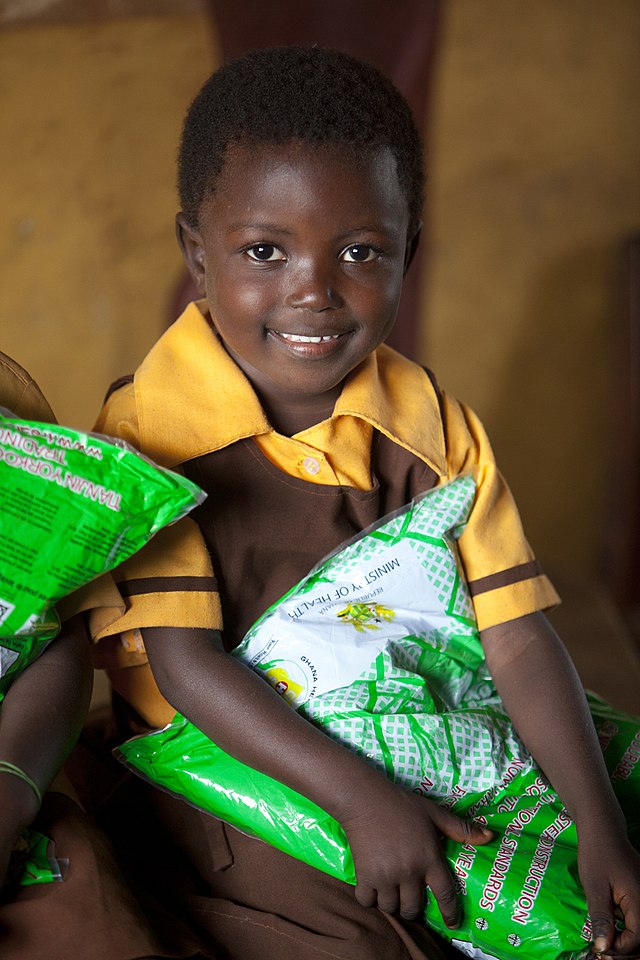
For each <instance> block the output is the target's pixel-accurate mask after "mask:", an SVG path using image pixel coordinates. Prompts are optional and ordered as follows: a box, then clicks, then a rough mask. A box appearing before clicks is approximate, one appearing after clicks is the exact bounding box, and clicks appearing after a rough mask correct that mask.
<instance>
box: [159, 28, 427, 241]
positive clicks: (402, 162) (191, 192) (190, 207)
mask: <svg viewBox="0 0 640 960" xmlns="http://www.w3.org/2000/svg"><path fill="white" fill-rule="evenodd" d="M294 140H297V141H302V142H304V143H317V144H323V143H330V144H339V145H342V146H346V147H348V148H349V149H352V150H353V151H354V152H355V153H356V154H359V155H362V154H363V153H368V154H370V153H372V152H374V151H376V150H378V149H380V148H383V147H388V148H389V149H390V150H391V152H392V154H393V156H394V157H395V159H396V166H397V172H398V180H399V183H400V186H401V188H402V190H403V192H404V195H405V197H406V199H407V206H408V211H409V228H410V230H415V229H417V227H418V224H419V220H420V216H421V211H422V202H423V192H424V172H423V159H422V144H421V141H420V135H419V134H418V131H417V129H416V125H415V123H414V120H413V117H412V114H411V110H410V107H409V105H408V103H407V101H406V100H405V99H404V97H403V96H402V94H401V93H400V92H399V91H398V90H397V89H396V87H395V86H394V85H393V83H392V82H391V80H389V79H388V78H387V77H385V76H384V75H383V74H382V73H380V71H379V70H378V69H377V68H376V67H374V66H372V65H371V64H369V63H366V62H364V61H362V60H357V59H355V58H354V57H351V56H349V55H348V54H345V53H342V52H340V51H338V50H329V49H326V48H322V47H315V46H309V47H271V48H267V49H264V50H254V51H251V52H250V53H247V54H244V55H243V56H241V57H238V58H237V59H235V60H230V61H228V62H227V63H225V64H224V65H223V66H222V67H220V69H219V70H217V71H216V72H215V73H214V74H213V75H212V76H211V77H209V79H208V80H207V81H206V83H205V84H204V86H203V87H202V89H201V90H200V92H199V93H198V95H197V96H196V98H195V100H194V101H193V103H192V104H191V106H190V108H189V110H188V112H187V115H186V118H185V121H184V126H183V130H182V139H181V142H180V151H179V155H178V192H179V195H180V202H181V205H182V211H183V213H184V215H185V217H186V219H187V222H188V223H189V224H190V225H191V226H193V227H194V228H197V226H198V213H199V210H200V205H201V203H202V201H203V200H204V199H205V197H206V196H208V195H210V194H211V193H213V191H214V190H215V184H216V179H217V177H218V175H219V174H220V172H221V170H222V168H223V166H224V161H225V152H226V149H227V147H228V145H229V144H231V143H274V144H282V143H289V142H291V141H294Z"/></svg>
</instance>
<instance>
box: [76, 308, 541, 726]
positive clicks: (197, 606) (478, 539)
mask: <svg viewBox="0 0 640 960" xmlns="http://www.w3.org/2000/svg"><path fill="white" fill-rule="evenodd" d="M96 430H97V431H99V432H100V433H105V434H108V435H109V434H110V435H113V436H118V437H122V438H124V439H125V440H127V441H129V442H130V443H131V444H133V446H135V447H137V448H138V449H139V450H141V451H142V453H144V454H146V455H147V456H149V457H151V458H152V459H154V460H156V461H157V462H158V463H161V464H162V465H164V466H167V467H171V468H180V469H182V470H184V472H186V473H187V474H188V475H190V476H191V477H192V478H193V479H195V480H196V482H200V483H201V485H203V486H204V487H205V489H207V490H208V492H209V498H208V500H207V501H205V504H204V505H203V507H202V508H200V510H199V511H197V512H196V513H195V514H192V515H191V517H190V518H187V519H186V520H184V521H181V523H179V524H177V525H175V526H174V527H170V528H168V529H167V530H165V531H163V532H161V533H160V534H158V536H157V537H155V538H154V540H152V541H151V543H150V544H149V545H148V546H147V547H146V548H145V549H144V550H142V551H141V552H140V553H139V554H137V555H136V556H135V557H133V558H132V559H131V560H129V561H127V562H126V563H125V564H123V565H122V566H121V567H120V568H119V569H118V570H117V571H116V573H115V579H116V581H117V585H118V589H119V591H120V594H121V598H122V600H121V611H122V617H121V619H120V620H114V619H113V618H114V616H115V611H113V610H111V611H107V610H103V611H101V612H99V615H98V616H97V617H96V619H95V625H94V633H95V638H96V639H97V640H98V653H97V656H98V660H99V663H100V664H101V665H103V666H105V667H107V668H109V669H110V671H112V672H113V673H114V676H116V685H117V686H118V685H119V684H120V683H122V684H125V685H126V698H127V699H128V700H129V702H131V703H132V704H133V705H134V706H135V707H136V709H137V710H138V712H139V713H140V714H141V715H142V716H143V717H144V718H145V719H147V720H148V722H149V723H151V724H158V723H162V722H165V721H166V720H167V719H169V718H170V716H171V710H170V708H167V707H166V706H165V707H164V708H163V705H162V704H161V702H160V701H158V700H157V697H156V696H155V695H154V694H152V692H151V686H150V681H149V677H148V675H146V676H145V671H144V670H138V671H135V672H134V675H133V676H135V677H136V679H135V680H134V679H133V676H132V678H131V679H129V680H126V681H125V680H123V679H122V671H123V670H124V669H127V668H129V667H134V666H136V667H141V666H143V665H144V664H145V663H146V655H145V653H144V648H143V646H142V644H141V641H140V637H139V633H138V632H137V631H139V629H140V628H144V627H151V626H192V627H202V626H207V627H212V628H216V629H222V630H224V632H225V635H226V636H225V643H226V645H227V646H228V647H229V648H232V647H233V646H235V645H236V644H237V643H238V642H239V641H240V640H241V639H242V635H243V633H244V630H246V629H247V628H248V627H249V626H250V625H251V622H252V621H253V619H255V617H257V616H258V615H259V614H260V613H261V612H262V610H263V609H264V608H265V607H266V606H267V605H268V604H269V603H271V602H273V601H274V600H275V599H277V597H278V596H279V595H281V594H282V593H284V591H285V590H287V589H288V588H289V587H291V586H292V585H293V584H294V583H295V582H296V580H297V579H299V578H300V577H302V576H304V575H305V574H306V573H307V572H308V570H309V569H310V568H311V566H313V565H314V564H315V563H316V562H317V561H318V560H320V559H321V558H322V557H323V556H324V555H325V554H326V553H328V552H329V551H330V550H333V549H335V547H336V546H338V545H339V543H341V542H343V541H344V540H345V539H347V537H348V536H353V534H354V533H357V532H358V531H359V530H360V529H363V527H365V526H367V525H368V524H370V523H372V522H375V521H376V520H377V519H379V518H380V517H381V516H383V515H384V514H385V513H387V512H389V511H390V510H393V509H397V508H398V507H399V506H402V505H403V504H405V503H406V502H408V500H409V499H411V497H412V496H415V495H416V494H417V493H419V492H421V491H422V490H425V489H429V488H430V487H433V486H436V485H439V484H442V483H446V482H447V481H449V480H452V479H453V478H454V477H457V476H459V475H460V474H463V473H471V472H473V473H474V475H475V476H476V480H477V483H478V493H477V497H476V502H475V505H474V508H473V512H472V515H471V519H470V521H469V523H468V525H467V528H466V529H465V531H464V533H463V535H462V536H461V538H460V540H459V541H458V546H459V550H460V555H461V558H462V562H463V565H464V568H465V572H466V575H467V579H468V582H469V587H470V590H471V594H472V596H473V601H474V605H475V611H476V616H477V620H478V626H479V628H480V629H481V630H482V629H485V628H487V627H490V626H494V625H495V624H499V623H504V622H506V621H509V620H513V619H515V618H516V617H520V616H524V615H525V614H527V613H532V612H533V611H536V610H542V609H545V608H548V607H551V606H553V605H554V604H556V603H557V602H558V597H557V594H556V593H555V590H554V589H553V587H552V586H551V584H550V583H549V581H548V580H547V578H546V577H545V576H544V574H543V573H542V571H541V569H540V566H539V564H538V562H537V561H536V559H535V557H534V555H533V552H532V550H531V548H530V546H529V544H528V543H527V541H526V539H525V536H524V533H523V530H522V525H521V522H520V517H519V515H518V511H517V508H516V506H515V504H514V501H513V498H512V496H511V493H510V491H509V489H508V487H507V485H506V483H505V481H504V479H503V478H502V476H501V474H500V472H499V471H498V469H497V467H496V465H495V461H494V458H493V454H492V451H491V447H490V444H489V441H488V439H487V436H486V434H485V432H484V429H483V427H482V425H481V423H480V422H479V420H478V419H477V418H476V416H475V415H474V414H473V413H472V411H470V410H469V409H468V408H467V407H465V406H464V405H463V404H461V403H458V402H457V401H456V400H453V399H451V398H450V397H448V396H447V395H446V394H445V393H444V392H442V391H440V390H438V388H437V387H436V385H435V384H434V382H433V380H432V379H431V378H430V377H429V376H428V374H427V373H426V372H425V371H424V370H423V369H422V368H421V367H419V366H418V365H417V364H415V363H412V362H411V361H409V360H407V359H406V358H404V357H402V356H401V355H400V354H398V353H396V352H395V351H393V350H391V349H390V348H388V347H386V346H381V347H380V348H378V350H376V351H375V353H374V354H372V355H371V356H370V357H369V358H368V359H367V360H366V361H365V362H364V363H363V364H362V365H361V366H360V367H358V368H357V370H355V371H354V372H353V373H352V374H351V375H350V377H349V378H348V380H347V383H346V384H345V387H344V389H343V391H342V394H341V396H340V397H339V399H338V401H337V403H336V406H335V409H334V412H333V416H332V417H331V418H330V419H328V420H325V421H324V422H323V423H320V424H317V425H315V426H313V427H310V428H309V429H307V430H304V431H303V432H302V433H299V434H296V435H295V436H294V437H285V436H281V435H280V434H278V433H276V432H275V431H274V430H273V428H272V427H271V426H270V424H269V423H268V421H267V418H266V415H265V413H264V411H263V410H262V407H261V405H260V403H259V401H258V398H257V396H256V394H255V392H254V391H253V389H252V387H251V385H250V383H249V381H248V380H247V379H246V377H245V376H244V374H243V373H242V371H241V370H240V369H239V368H238V367H237V365H236V364H235V363H234V361H233V360H232V359H231V358H230V357H229V355H228V354H227V353H226V351H225V350H224V348H223V347H222V345H221V343H220V342H219V340H218V338H217V337H216V335H215V333H214V331H213V329H212V327H211V325H210V323H209V322H208V320H207V319H206V304H204V303H200V304H190V305H189V307H188V308H187V309H186V310H185V312H184V314H183V315H182V316H181V317H180V319H179V320H177V321H176V323H174V324H173V326H172V327H170V328H169V330H168V331H167V333H166V334H165V335H164V336H163V337H162V338H161V339H160V340H159V341H158V343H157V344H156V345H155V346H154V347H153V349H152V350H151V352H150V353H149V355H148V356H147V357H146V359H145V360H144V362H143V363H142V365H141V366H140V368H139V369H138V370H137V372H136V374H135V377H134V378H133V381H132V382H131V383H127V384H125V385H124V386H122V387H120V389H118V390H117V391H115V392H114V393H113V394H112V395H111V397H110V399H109V400H108V402H107V403H106V405H105V407H104V409H103V411H102V413H101V415H100V417H99V419H98V422H97V424H96ZM327 503H331V507H330V508H329V509H328V511H327V510H325V506H326V504H327ZM354 504H357V505H355V506H354ZM327 514H328V515H327ZM318 517H320V521H321V522H318ZM325 525H328V526H329V528H330V529H329V530H328V531H327V532H323V531H322V529H321V528H322V527H323V526H325ZM296 526H299V528H300V530H301V533H302V535H301V536H298V534H297V533H296V529H295V528H296ZM201 533H203V534H204V538H205V539H206V540H207V541H208V546H209V547H210V552H211V562H210V560H209V556H208V555H207V553H206V551H205V550H204V549H203V548H202V541H201ZM341 534H344V535H343V536H342V537H341V539H339V538H340V536H341ZM265 538H267V539H265ZM211 548H214V549H211ZM240 552H242V554H243V559H242V560H239V554H240ZM260 554H262V556H260ZM211 563H212V564H213V566H211ZM265 565H269V566H270V567H271V568H272V569H271V570H270V571H269V572H268V576H267V575H266V574H265V572H264V570H263V569H262V568H263V567H264V566H265ZM239 567H240V569H238V568H239ZM283 567H284V569H283ZM230 580H231V583H229V581H230ZM234 584H235V585H236V587H237V589H238V590H239V589H242V593H243V595H242V606H243V609H244V611H245V612H244V614H243V615H241V616H240V615H239V614H238V613H237V610H236V609H234V608H236V607H238V602H239V598H238V596H237V595H236V592H235V590H234V589H233V585H234ZM221 598H222V603H221ZM261 604H262V606H261ZM107 619H109V620H111V622H110V623H107V622H106V620H107ZM238 620H239V622H238ZM229 631H232V634H231V635H229ZM114 634H123V635H122V636H118V637H117V638H116V639H113V637H114ZM138 685H139V688H138ZM163 710H164V712H163Z"/></svg>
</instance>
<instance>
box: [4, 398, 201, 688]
mask: <svg viewBox="0 0 640 960" xmlns="http://www.w3.org/2000/svg"><path fill="white" fill-rule="evenodd" d="M204 496H205V495H204V493H203V492H202V491H201V490H200V489H199V487H197V486H196V485H195V484H193V483H191V481H189V480H187V479H186V478H185V477H182V476H180V475H179V474H176V473H172V472H171V471H169V470H165V469H163V468H161V467H158V466H156V465H155V464H153V463H151V461H149V460H147V459H145V458H144V457H142V456H141V455H140V454H138V453H137V452H136V451H135V450H133V448H131V447H129V446H128V445H127V444H125V443H123V442H120V441H115V440H113V441H110V440H109V438H105V437H98V436H94V435H91V434H86V433H82V432H80V431H77V430H72V429H69V428H67V427H60V426H57V425H54V424H47V423H38V422H35V421H26V420H21V419H19V418H17V417H15V416H14V415H13V414H12V413H11V412H10V411H8V410H4V409H2V408H0V699H1V698H2V696H4V693H5V692H6V690H7V688H8V686H9V684H10V683H11V681H12V680H13V678H14V677H15V676H16V675H17V674H18V673H19V672H20V671H22V670H23V669H24V668H25V667H26V666H28V664H29V663H31V662H32V661H33V660H35V659H36V657H37V656H39V654H40V653H41V652H42V650H43V649H44V648H45V647H46V645H47V644H48V643H49V642H50V641H51V640H52V639H53V638H54V637H55V636H56V634H57V633H58V630H59V627H60V622H59V619H58V616H57V613H56V610H55V603H56V602H57V601H59V600H60V599H62V597H64V596H66V595H67V594H69V593H71V592H72V591H74V590H75V589H77V588H78V587H80V586H82V585H84V584H85V583H88V582H89V581H90V580H93V579H94V578H95V577H97V576H99V575H100V574H101V573H105V572H106V571H108V570H111V569H113V567H116V566H117V565H118V564H119V563H121V562H122V561H123V560H126V559H127V557H129V556H131V554H133V553H135V552H136V551H137V550H139V549H140V548H141V547H142V546H144V544H145V543H146V542H147V541H148V540H149V539H150V538H151V537H152V536H153V534H154V533H156V532H157V531H158V530H159V529H160V528H161V527H163V526H166V525H167V524H169V523H172V522H173V521H175V520H177V519H178V518H179V517H181V516H183V515H184V514H186V513H187V512H188V511H189V510H191V509H192V508H193V507H194V506H196V505H197V504H198V503H200V502H201V501H202V500H203V499H204Z"/></svg>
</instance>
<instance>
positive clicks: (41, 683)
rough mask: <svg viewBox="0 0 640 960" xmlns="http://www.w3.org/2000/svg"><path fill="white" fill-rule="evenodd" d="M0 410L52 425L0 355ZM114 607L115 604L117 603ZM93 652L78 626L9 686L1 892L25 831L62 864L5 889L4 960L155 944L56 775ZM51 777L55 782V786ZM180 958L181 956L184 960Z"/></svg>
mask: <svg viewBox="0 0 640 960" xmlns="http://www.w3.org/2000/svg"><path fill="white" fill-rule="evenodd" d="M0 406H3V407H6V408H8V409H10V410H11V411H12V412H13V413H14V414H16V415H17V416H19V417H22V418H23V419H27V420H41V421H46V422H55V418H54V416H53V413H52V411H51V408H50V407H49V405H48V403H47V401H46V400H45V398H44V397H43V395H42V393H41V392H40V390H39V388H38V386H37V384H36V383H35V381H34V380H33V379H32V378H31V377H30V376H29V374H28V373H26V371H25V370H23V369H22V367H20V366H19V365H18V364H17V363H15V361H13V360H11V359H10V358H9V357H7V356H6V355H5V354H3V353H0ZM110 591H111V592H112V591H113V585H111V586H110V587H109V583H108V580H107V578H104V579H103V581H102V582H101V583H100V584H96V585H94V586H93V587H91V588H88V589H86V590H84V591H78V593H77V594H75V595H74V596H73V597H70V598H68V601H67V605H66V606H67V610H66V612H67V614H71V613H72V612H74V611H75V612H79V611H81V610H82V609H84V608H86V607H88V606H90V605H92V604H96V605H100V604H105V607H106V608H108V606H109V604H110V602H112V598H111V599H110ZM116 599H117V598H116ZM91 687H92V670H91V652H90V645H89V640H88V637H87V633H86V630H85V628H84V625H83V623H82V619H81V618H80V617H79V616H77V615H75V616H70V617H69V619H68V620H67V621H66V622H65V623H64V625H63V628H62V630H61V633H60V635H59V636H58V637H56V639H55V640H54V641H53V642H52V643H51V644H50V645H49V646H48V647H47V648H46V650H45V651H44V652H43V653H42V654H41V656H40V657H39V658H38V659H37V660H35V661H34V662H33V663H32V664H31V665H30V666H29V667H28V668H27V669H26V670H25V671H24V672H23V673H22V674H20V675H19V676H18V677H17V678H16V679H15V680H14V682H13V683H12V684H11V686H10V688H9V690H8V691H7V694H6V696H5V698H4V700H3V702H2V711H1V715H0V761H1V762H0V810H1V811H2V817H1V818H0V886H3V884H4V881H5V878H6V875H7V868H8V866H9V860H10V856H11V852H12V850H13V847H14V844H15V841H16V839H17V838H18V836H19V834H20V833H21V832H22V831H23V830H24V829H26V828H27V827H30V826H31V825H32V824H33V825H34V826H35V827H36V828H37V829H38V830H39V831H41V832H42V833H44V834H45V835H46V836H48V837H50V838H52V839H53V840H54V841H55V855H56V856H57V857H60V858H64V859H68V861H69V869H68V873H67V876H66V879H65V880H64V882H62V883H49V884H45V885H42V886H33V887H15V886H13V885H12V887H11V889H9V890H8V889H6V888H5V889H4V890H3V895H2V898H1V902H0V956H1V957H2V958H3V960H41V958H43V957H47V958H48V960H68V958H69V957H72V956H76V957H78V958H82V960H104V958H106V957H108V958H109V960H138V958H142V957H145V956H150V955H151V954H154V953H155V952H156V950H157V948H158V941H157V938H156V936H155V935H154V934H153V933H152V932H151V930H150V929H149V927H148V925H147V923H146V920H145V918H144V917H143V915H142V914H141V912H140V910H139V908H138V906H137V905H136V903H135V902H134V900H133V898H132V897H131V895H130V893H129V891H128V890H127V889H126V887H125V885H124V881H123V879H122V877H121V875H120V873H119V871H118V869H117V867H116V864H115V861H114V859H113V853H112V852H111V850H110V848H109V845H108V843H107V841H106V839H105V838H104V837H102V836H101V834H100V833H99V832H98V831H97V830H96V828H95V827H94V826H93V824H92V823H91V822H90V820H89V818H88V817H87V816H86V814H85V813H84V811H83V810H82V808H81V807H80V806H79V804H78V802H77V797H76V796H75V793H74V791H73V788H72V787H71V784H70V783H69V782H68V780H67V779H66V777H65V775H64V774H61V773H60V772H59V771H60V770H61V767H62V765H63V763H64V761H65V760H66V758H67V756H68V754H69V752H70V751H71V749H72V747H73V745H74V743H75V741H76V738H77V736H78V734H79V732H80V729H81V727H82V723H83V721H84V718H85V716H86V712H87V708H88V705H89V699H90V697H91ZM54 778H55V779H54ZM183 955H184V954H183Z"/></svg>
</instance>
